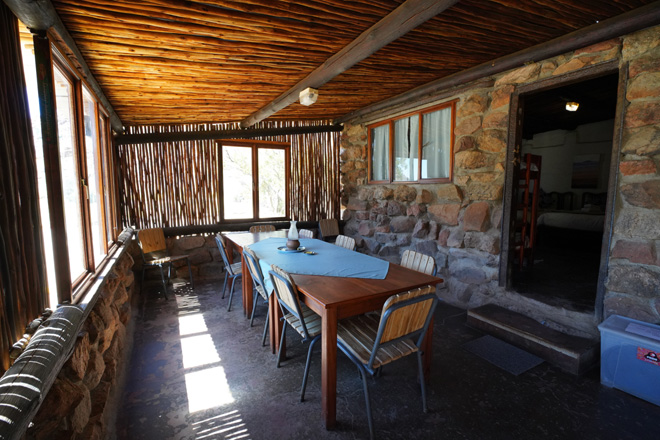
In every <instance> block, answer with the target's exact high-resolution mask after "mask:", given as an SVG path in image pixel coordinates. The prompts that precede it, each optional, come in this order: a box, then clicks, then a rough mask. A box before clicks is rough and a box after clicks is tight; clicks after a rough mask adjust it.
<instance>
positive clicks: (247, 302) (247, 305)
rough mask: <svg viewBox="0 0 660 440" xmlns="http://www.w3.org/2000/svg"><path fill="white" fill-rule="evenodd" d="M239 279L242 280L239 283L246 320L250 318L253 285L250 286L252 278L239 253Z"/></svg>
mask: <svg viewBox="0 0 660 440" xmlns="http://www.w3.org/2000/svg"><path fill="white" fill-rule="evenodd" d="M241 271H242V272H241V273H242V276H241V279H242V280H243V281H242V283H241V286H242V288H243V289H242V290H243V295H242V296H243V313H245V316H247V317H248V318H249V317H250V314H251V313H252V307H253V304H252V294H253V285H252V276H251V275H250V269H249V268H248V264H247V262H246V261H245V258H244V257H243V254H242V253H241Z"/></svg>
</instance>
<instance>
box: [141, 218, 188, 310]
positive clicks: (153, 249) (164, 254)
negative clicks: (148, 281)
mask: <svg viewBox="0 0 660 440" xmlns="http://www.w3.org/2000/svg"><path fill="white" fill-rule="evenodd" d="M137 235H138V242H139V243H140V249H141V250H142V275H141V282H140V293H141V292H142V286H143V285H144V272H145V270H146V269H151V268H154V269H155V268H158V269H160V279H161V281H162V283H163V295H165V298H167V283H168V282H169V280H170V278H171V276H172V264H173V263H174V262H176V261H183V260H185V261H186V263H187V264H188V277H189V278H190V287H192V288H193V289H194V288H195V285H194V283H193V277H192V270H191V268H190V259H189V258H188V255H176V256H171V255H170V254H169V252H168V250H167V242H166V241H165V234H164V233H163V229H162V228H151V229H141V230H139V231H138V233H137ZM165 267H167V280H165V272H164V271H163V269H164V268H165Z"/></svg>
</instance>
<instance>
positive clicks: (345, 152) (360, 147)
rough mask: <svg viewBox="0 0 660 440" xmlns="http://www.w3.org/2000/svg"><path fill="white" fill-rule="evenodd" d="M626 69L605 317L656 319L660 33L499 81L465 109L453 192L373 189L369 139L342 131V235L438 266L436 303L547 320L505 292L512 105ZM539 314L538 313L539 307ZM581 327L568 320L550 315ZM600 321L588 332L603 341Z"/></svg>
mask: <svg viewBox="0 0 660 440" xmlns="http://www.w3.org/2000/svg"><path fill="white" fill-rule="evenodd" d="M613 59H618V60H619V61H620V63H621V65H623V63H630V64H629V81H628V85H627V90H628V92H627V96H626V98H627V100H628V103H627V105H626V116H625V119H624V124H625V129H624V140H623V145H622V153H623V154H622V157H621V165H620V174H621V176H620V179H619V186H618V189H617V199H616V217H615V221H614V240H613V249H612V250H611V258H612V260H611V266H610V272H609V276H608V281H607V295H606V298H605V311H606V315H609V314H611V313H617V314H621V315H625V316H631V317H634V318H638V319H642V320H646V321H651V322H657V321H658V320H660V267H659V266H660V241H658V240H659V239H660V176H659V175H658V165H659V163H660V98H659V97H660V27H655V28H650V29H646V30H643V31H640V32H637V33H635V34H631V35H627V36H625V37H623V38H617V39H613V40H609V41H605V42H602V43H598V44H595V45H593V46H590V47H587V48H584V49H580V50H576V51H574V52H572V53H567V54H564V55H561V56H558V57H555V58H552V59H548V60H543V61H540V62H536V63H531V64H528V65H525V66H523V67H521V68H518V69H514V70H511V71H508V72H504V73H503V74H500V75H497V76H495V78H494V79H495V83H494V86H493V87H489V88H480V89H477V88H475V89H472V90H469V91H468V92H466V93H464V94H462V95H458V96H454V97H452V98H451V99H458V100H459V101H458V105H457V115H456V116H457V118H456V128H455V135H456V139H455V144H454V176H453V183H449V184H405V185H404V184H393V185H369V184H367V165H368V164H367V157H368V156H367V129H366V126H365V125H362V124H345V128H344V132H343V135H342V145H341V148H342V150H341V172H342V204H343V205H344V206H345V207H346V210H345V211H344V214H343V219H344V220H345V221H346V222H347V223H346V227H345V233H347V234H348V235H351V236H353V237H355V238H356V239H357V241H358V245H359V249H360V251H362V252H365V253H368V254H371V255H376V256H379V257H381V258H385V259H388V260H390V261H394V262H398V261H400V257H401V254H402V252H403V250H405V249H408V248H411V249H415V250H418V251H421V252H423V253H426V254H429V255H432V256H434V257H435V259H436V262H437V264H438V269H439V276H441V277H443V278H444V279H445V285H444V288H443V289H441V290H440V295H441V296H442V297H443V298H444V299H445V300H446V301H448V302H450V303H453V304H456V305H459V306H462V307H465V308H469V307H475V306H478V305H481V304H485V303H489V302H494V303H499V304H501V305H504V306H506V307H508V308H510V309H512V310H516V309H518V310H517V311H520V312H523V313H526V314H528V315H530V316H532V317H535V318H537V319H539V320H548V316H544V315H543V313H544V312H543V311H540V310H533V309H534V305H531V306H530V305H529V304H523V302H524V300H523V299H522V298H520V297H516V296H515V295H512V293H511V292H507V291H505V290H504V289H502V288H500V287H499V286H498V268H499V260H500V247H501V243H500V234H501V219H502V196H503V187H504V178H505V167H506V166H507V164H506V163H505V155H506V145H507V135H508V133H507V130H508V123H509V103H510V98H511V95H512V93H513V92H514V91H515V88H516V86H517V85H520V84H527V83H533V82H535V81H538V80H540V79H544V78H548V77H552V76H557V75H561V74H565V73H567V72H571V71H575V70H578V69H580V68H582V67H585V66H589V65H594V64H598V63H602V62H605V61H610V60H613ZM538 307H541V306H540V305H539V306H538ZM552 320H554V321H556V322H555V324H556V326H557V327H559V328H563V327H566V328H572V327H574V323H573V322H572V321H575V317H574V316H571V314H570V313H568V312H567V313H566V314H565V315H564V316H555V317H552ZM596 324H597V322H595V320H593V322H591V323H587V326H586V327H585V328H582V329H579V330H580V331H582V332H586V333H589V334H592V335H593V334H596V333H597V330H596V328H595V326H596Z"/></svg>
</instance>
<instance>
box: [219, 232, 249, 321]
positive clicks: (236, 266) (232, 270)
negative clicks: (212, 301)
mask: <svg viewBox="0 0 660 440" xmlns="http://www.w3.org/2000/svg"><path fill="white" fill-rule="evenodd" d="M215 243H216V244H217V245H218V249H219V250H220V256H221V257H222V262H223V263H224V265H225V283H224V284H223V285H222V298H223V299H224V298H225V289H226V288H227V280H228V279H229V278H231V289H230V290H229V305H227V311H228V312H230V311H231V300H232V298H233V297H234V284H235V283H236V278H238V277H240V276H242V275H243V268H242V265H241V262H240V261H239V262H238V263H233V264H232V263H229V258H228V257H227V249H226V248H225V239H224V237H223V236H222V235H220V234H218V235H216V236H215Z"/></svg>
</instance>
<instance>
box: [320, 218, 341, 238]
mask: <svg viewBox="0 0 660 440" xmlns="http://www.w3.org/2000/svg"><path fill="white" fill-rule="evenodd" d="M338 235H339V222H338V221H337V219H336V218H324V219H322V220H321V221H319V236H320V238H321V239H322V240H324V241H333V240H334V239H335V238H336V237H337V236H338Z"/></svg>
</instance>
